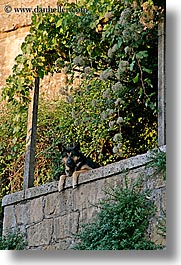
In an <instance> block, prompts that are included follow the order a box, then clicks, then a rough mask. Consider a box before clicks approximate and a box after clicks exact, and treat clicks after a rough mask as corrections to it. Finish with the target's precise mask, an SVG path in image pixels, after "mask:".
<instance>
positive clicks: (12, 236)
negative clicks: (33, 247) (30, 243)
mask: <svg viewBox="0 0 181 265" xmlns="http://www.w3.org/2000/svg"><path fill="white" fill-rule="evenodd" d="M26 245H27V242H26V241H25V238H24V235H23V234H22V233H21V232H20V231H15V232H11V233H8V234H7V235H6V236H0V249H1V250H24V249H25V247H26Z"/></svg>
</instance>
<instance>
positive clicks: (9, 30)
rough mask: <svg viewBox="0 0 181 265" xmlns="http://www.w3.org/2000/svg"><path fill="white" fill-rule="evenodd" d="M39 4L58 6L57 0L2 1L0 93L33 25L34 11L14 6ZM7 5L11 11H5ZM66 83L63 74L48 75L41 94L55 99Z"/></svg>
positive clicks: (35, 5) (45, 6) (0, 13)
mask: <svg viewBox="0 0 181 265" xmlns="http://www.w3.org/2000/svg"><path fill="white" fill-rule="evenodd" d="M37 5H39V6H40V5H41V6H42V7H44V8H47V7H48V6H50V7H52V8H53V7H56V6H57V0H27V1H23V0H10V1H6V0H1V1H0V43H1V47H0V69H1V70H0V95H1V90H2V88H3V87H4V86H5V85H6V79H7V77H8V76H9V75H10V74H11V73H12V67H13V65H14V63H15V58H16V56H17V55H18V54H20V53H21V45H22V43H23V41H24V39H25V37H26V35H27V34H28V33H29V29H30V25H31V16H32V12H15V11H14V8H36V7H37ZM7 6H8V7H11V8H12V10H11V12H9V13H7V12H5V9H6V8H7ZM7 10H8V9H7ZM64 85H65V82H64V77H63V76H62V75H61V74H54V76H53V77H52V76H51V75H48V76H47V77H45V78H44V80H43V81H42V82H41V87H40V88H41V89H40V94H42V95H45V96H46V98H48V99H55V98H57V97H60V96H61V87H63V86H64Z"/></svg>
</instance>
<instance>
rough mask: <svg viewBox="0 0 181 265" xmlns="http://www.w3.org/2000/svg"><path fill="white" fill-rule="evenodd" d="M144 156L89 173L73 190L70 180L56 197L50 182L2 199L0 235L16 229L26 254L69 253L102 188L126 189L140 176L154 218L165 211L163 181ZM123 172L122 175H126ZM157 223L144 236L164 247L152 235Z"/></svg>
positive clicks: (102, 194) (55, 190) (152, 222)
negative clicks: (148, 192)
mask: <svg viewBox="0 0 181 265" xmlns="http://www.w3.org/2000/svg"><path fill="white" fill-rule="evenodd" d="M149 160H150V158H149V155H148V153H147V154H143V155H138V156H135V157H132V158H128V159H125V160H122V161H120V162H116V163H113V164H110V165H107V166H105V167H100V168H98V169H94V170H90V171H88V172H86V173H84V174H81V175H80V177H79V183H78V184H79V185H78V187H77V188H76V189H72V184H71V178H68V179H67V182H66V185H65V189H64V190H63V191H62V192H61V193H59V192H58V190H57V187H58V183H57V182H51V183H47V184H44V185H42V186H38V187H33V188H30V189H27V190H24V191H19V192H16V193H14V194H10V195H6V196H5V197H4V198H3V207H4V222H3V233H4V234H6V233H7V232H8V231H14V230H16V229H17V228H19V229H20V231H22V232H24V233H25V235H26V239H27V241H28V246H27V249H37V250H38V249H42V250H46V249H51V250H52V249H70V248H71V247H72V246H73V245H74V244H75V236H74V235H75V234H76V233H77V232H78V231H79V229H80V227H81V225H82V224H85V223H87V222H89V221H91V219H92V217H94V216H95V214H96V211H97V208H96V207H95V205H96V203H97V202H98V201H99V200H100V199H101V198H103V197H104V190H105V187H106V185H107V184H111V185H113V186H115V185H118V186H119V185H123V186H124V185H125V183H124V180H125V174H126V175H127V180H128V183H129V184H131V183H133V182H134V181H135V180H136V179H137V178H138V177H140V176H144V179H145V180H144V187H143V188H144V189H145V188H150V189H152V193H151V199H153V200H154V202H155V205H156V208H157V216H158V217H160V216H163V213H164V212H165V211H166V185H165V181H163V176H159V175H157V176H154V177H153V169H152V168H148V167H147V166H146V165H147V162H148V161H149ZM125 172H127V173H125ZM156 224H157V219H156V218H154V219H152V220H150V226H149V229H148V230H149V231H147V232H148V236H149V238H151V239H152V240H153V241H154V242H156V243H161V244H164V245H165V244H166V242H165V240H164V239H163V238H162V237H161V236H159V235H158V234H157V225H156Z"/></svg>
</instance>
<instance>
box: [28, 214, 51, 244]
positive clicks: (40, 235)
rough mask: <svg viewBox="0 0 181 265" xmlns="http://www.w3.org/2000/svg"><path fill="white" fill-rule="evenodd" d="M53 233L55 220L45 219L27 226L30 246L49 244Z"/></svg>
mask: <svg viewBox="0 0 181 265" xmlns="http://www.w3.org/2000/svg"><path fill="white" fill-rule="evenodd" d="M52 233H53V220H52V219H45V220H43V221H42V222H40V223H38V224H35V225H32V226H29V227H28V228H27V240H28V244H29V246H37V247H38V246H42V245H49V244H50V241H51V238H52Z"/></svg>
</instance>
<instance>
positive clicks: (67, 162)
mask: <svg viewBox="0 0 181 265" xmlns="http://www.w3.org/2000/svg"><path fill="white" fill-rule="evenodd" d="M58 148H59V151H60V152H61V156H62V161H63V164H64V166H65V174H63V175H61V176H60V179H59V183H58V191H59V192H61V191H62V190H63V188H64V185H65V180H66V178H67V177H72V186H73V189H74V188H75V187H76V186H77V181H78V177H79V175H80V173H83V172H85V171H87V170H90V169H94V168H98V167H99V165H98V164H97V163H96V162H93V161H92V160H91V159H90V158H87V157H85V156H84V155H83V153H81V152H80V144H79V143H77V144H75V145H74V146H73V147H65V146H64V145H62V144H61V143H59V144H58Z"/></svg>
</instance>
